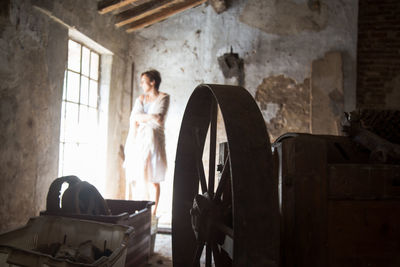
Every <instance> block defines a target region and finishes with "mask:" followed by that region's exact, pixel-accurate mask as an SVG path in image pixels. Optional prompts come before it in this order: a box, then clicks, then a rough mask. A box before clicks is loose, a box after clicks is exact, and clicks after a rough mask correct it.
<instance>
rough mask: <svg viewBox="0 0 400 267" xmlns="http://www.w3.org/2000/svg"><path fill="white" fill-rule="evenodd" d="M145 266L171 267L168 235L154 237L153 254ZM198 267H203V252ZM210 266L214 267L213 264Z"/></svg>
mask: <svg viewBox="0 0 400 267" xmlns="http://www.w3.org/2000/svg"><path fill="white" fill-rule="evenodd" d="M146 266H153V267H163V266H166V267H172V243H171V235H170V234H160V233H158V234H157V235H156V240H155V244H154V253H153V255H152V256H151V257H150V259H149V261H148V263H147V265H146ZM200 266H205V253H204V251H203V253H202V256H201V258H200ZM211 266H215V265H214V262H213V263H212V264H211Z"/></svg>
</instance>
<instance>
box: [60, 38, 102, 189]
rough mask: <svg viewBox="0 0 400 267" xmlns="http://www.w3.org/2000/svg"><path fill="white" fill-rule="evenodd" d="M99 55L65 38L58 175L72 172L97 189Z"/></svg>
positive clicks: (98, 159) (99, 159)
mask: <svg viewBox="0 0 400 267" xmlns="http://www.w3.org/2000/svg"><path fill="white" fill-rule="evenodd" d="M99 69H100V55H99V54H98V53H96V52H95V51H93V50H91V49H89V48H88V47H86V46H84V45H83V44H81V43H79V42H75V41H73V40H71V39H70V40H69V41H68V64H67V69H66V71H65V75H64V88H63V99H62V111H61V131H60V157H59V176H65V175H76V176H78V177H79V178H80V179H81V180H86V181H88V182H90V183H91V184H93V185H95V186H96V187H98V189H99V190H101V188H102V186H103V184H102V181H99V177H103V174H102V173H100V172H102V171H103V169H102V168H99V164H100V163H101V162H102V158H101V157H102V156H103V155H104V151H102V148H103V147H104V145H102V144H101V142H102V140H101V138H100V136H101V135H100V134H99V130H100V127H99V108H98V107H99V102H100V100H101V99H100V97H99V95H100V94H99V79H100V77H99Z"/></svg>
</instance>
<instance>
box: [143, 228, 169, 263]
mask: <svg viewBox="0 0 400 267" xmlns="http://www.w3.org/2000/svg"><path fill="white" fill-rule="evenodd" d="M146 266H154V267H156V266H157V267H162V266H172V245H171V235H169V234H157V235H156V240H155V244H154V254H153V255H152V256H151V257H150V259H149V262H148V263H147V265H146Z"/></svg>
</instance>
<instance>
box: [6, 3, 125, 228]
mask: <svg viewBox="0 0 400 267" xmlns="http://www.w3.org/2000/svg"><path fill="white" fill-rule="evenodd" d="M110 20H111V17H107V16H100V15H98V13H97V1H78V0H75V1H61V0H60V1H57V0H56V1H53V0H51V1H30V0H15V1H14V0H13V1H2V3H1V12H0V79H1V83H0V129H1V131H0V232H3V231H6V230H10V229H12V228H15V227H17V226H20V225H22V224H25V223H26V221H27V220H28V218H29V217H32V216H35V215H38V213H39V211H40V210H44V209H45V200H46V195H47V191H48V188H49V185H50V183H51V182H52V181H53V180H54V179H55V178H56V177H57V175H58V154H59V131H60V117H61V98H62V85H63V79H64V70H65V67H66V63H67V51H68V47H67V45H68V29H69V27H73V28H75V29H76V30H78V31H80V32H82V33H83V34H85V35H86V36H88V37H89V38H90V39H92V40H93V41H95V42H97V43H99V44H101V45H102V46H104V47H105V48H107V49H109V50H110V51H112V52H113V53H114V55H113V60H112V66H111V67H112V71H111V76H110V77H109V79H110V81H111V82H110V95H109V101H110V106H109V128H110V129H112V130H109V131H108V140H109V149H108V151H109V152H108V162H109V169H110V171H109V172H108V175H107V176H108V178H109V180H110V181H113V182H110V183H109V184H108V189H109V190H108V192H107V194H105V196H111V197H116V196H117V192H118V186H119V184H118V181H119V173H118V160H119V159H118V147H119V144H120V142H121V141H120V139H121V135H120V131H121V121H122V122H123V114H129V91H128V92H126V90H127V89H126V88H127V85H129V84H130V75H127V70H128V66H130V63H129V62H130V60H129V57H128V52H127V51H128V38H129V36H127V35H126V34H125V33H124V32H122V31H118V30H115V29H114V27H113V24H112V23H110ZM128 87H129V86H128ZM126 98H128V100H125V99H126ZM115 150H116V151H115Z"/></svg>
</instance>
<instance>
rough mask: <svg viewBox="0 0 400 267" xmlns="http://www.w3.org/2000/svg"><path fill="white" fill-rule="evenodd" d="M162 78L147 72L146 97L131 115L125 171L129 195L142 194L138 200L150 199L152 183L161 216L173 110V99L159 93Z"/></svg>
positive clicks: (144, 81)
mask: <svg viewBox="0 0 400 267" xmlns="http://www.w3.org/2000/svg"><path fill="white" fill-rule="evenodd" d="M160 83H161V75H160V73H159V72H158V71H156V70H149V71H146V72H143V73H142V74H141V76H140V86H141V87H142V89H143V94H142V95H140V96H139V97H138V98H137V99H136V101H135V105H134V107H133V109H132V112H131V117H130V128H129V133H128V138H127V140H126V144H125V163H124V165H125V170H126V180H127V186H126V187H127V195H128V196H129V195H130V194H129V193H128V192H133V190H132V186H133V183H134V182H135V187H136V189H137V190H135V191H137V192H138V193H137V194H136V196H133V197H134V198H135V199H138V198H141V199H149V194H148V187H147V185H148V184H149V183H151V184H153V185H154V189H155V205H154V210H153V215H155V214H156V212H157V207H158V202H159V199H160V182H162V181H164V178H165V172H166V169H167V159H166V153H165V135H164V122H165V117H166V114H167V111H168V106H169V95H168V94H166V93H163V92H160V91H159V86H160Z"/></svg>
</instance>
